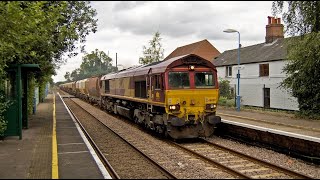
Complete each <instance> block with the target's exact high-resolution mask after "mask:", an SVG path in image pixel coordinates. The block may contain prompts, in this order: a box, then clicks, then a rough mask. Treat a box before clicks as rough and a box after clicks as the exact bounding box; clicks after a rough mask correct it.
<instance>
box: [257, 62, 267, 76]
mask: <svg viewBox="0 0 320 180" xmlns="http://www.w3.org/2000/svg"><path fill="white" fill-rule="evenodd" d="M259 67H260V76H269V64H260V65H259Z"/></svg>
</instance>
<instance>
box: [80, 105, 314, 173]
mask: <svg viewBox="0 0 320 180" xmlns="http://www.w3.org/2000/svg"><path fill="white" fill-rule="evenodd" d="M81 104H84V103H81ZM95 108H96V109H98V108H97V107H95ZM85 109H86V110H87V109H89V108H87V107H86V108H85ZM93 112H94V113H95V112H96V111H95V110H93V111H91V113H93ZM92 116H94V115H92ZM120 121H121V120H120ZM122 122H125V123H126V124H131V125H132V126H135V127H137V126H136V124H134V123H131V122H130V121H122ZM122 126H123V125H122ZM116 131H118V130H116ZM121 136H126V133H125V132H122V133H121ZM135 136H136V135H135ZM136 137H137V136H136ZM127 139H128V138H127ZM128 140H129V141H130V142H131V143H132V145H133V146H136V147H137V148H138V149H140V150H142V151H143V152H148V151H149V150H147V146H148V144H149V143H148V142H147V141H146V142H145V143H144V144H143V143H142V144H141V139H140V138H139V137H137V138H129V139H128ZM139 141H140V142H139ZM160 141H162V142H161V143H159V142H158V143H159V146H163V147H164V146H167V147H168V148H167V149H168V150H165V151H166V152H168V154H170V153H169V152H170V151H171V150H170V149H175V150H173V151H174V152H175V153H176V154H175V155H174V156H175V157H176V158H177V159H178V157H184V158H185V159H187V160H186V163H181V164H180V165H181V167H182V166H184V165H185V164H197V166H198V167H199V169H206V170H208V171H210V173H213V172H214V173H216V174H227V175H221V176H220V175H219V176H208V175H203V176H198V178H208V177H211V178H212V177H214V178H246V179H247V178H248V179H249V178H278V179H279V178H293V179H294V178H298V179H309V178H311V177H308V176H305V175H303V174H299V173H296V172H292V171H290V170H288V169H285V168H282V167H279V166H276V165H272V164H270V163H268V162H265V161H261V160H257V159H253V158H252V157H248V156H246V155H243V154H242V155H240V154H239V153H238V152H233V150H231V149H225V148H223V147H218V145H216V144H212V143H210V142H207V141H205V140H204V139H200V140H199V141H198V142H192V143H183V144H179V143H175V142H172V141H164V140H160ZM139 143H140V145H139ZM163 143H164V144H166V145H161V144H163ZM150 144H152V143H150ZM150 146H151V145H150ZM153 154H155V153H154V152H151V153H150V152H149V155H150V156H151V157H152V156H156V155H153ZM154 159H157V158H154ZM157 161H158V163H159V164H162V165H164V166H166V167H168V166H170V165H169V164H170V163H172V162H168V161H165V160H157ZM177 161H179V160H177ZM181 162H182V161H181ZM179 163H180V162H179ZM180 165H179V166H180ZM181 167H180V168H181ZM167 169H168V170H170V171H171V172H175V175H176V176H177V177H178V178H189V176H188V175H183V174H182V173H181V172H176V171H174V170H171V169H170V168H167ZM186 171H192V169H186ZM185 174H188V173H187V172H186V173H185ZM203 174H204V173H203Z"/></svg>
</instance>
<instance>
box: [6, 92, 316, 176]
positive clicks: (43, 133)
mask: <svg viewBox="0 0 320 180" xmlns="http://www.w3.org/2000/svg"><path fill="white" fill-rule="evenodd" d="M57 98H59V97H58V96H56V100H57ZM52 104H53V94H48V96H47V97H46V98H45V100H44V102H43V103H40V104H39V105H38V106H37V112H36V114H35V115H30V116H29V128H28V129H23V131H22V139H21V140H19V137H18V136H12V137H5V139H4V140H3V141H1V140H0V178H1V179H52V169H53V168H52V153H53V150H52V146H53V145H52V135H53V113H52V112H53V106H52ZM57 106H61V104H60V105H59V104H57ZM57 108H58V107H57ZM217 115H220V116H221V117H222V119H227V120H232V121H237V122H245V123H250V124H255V125H257V124H261V126H268V124H270V126H271V125H272V126H274V127H278V126H279V127H280V126H282V124H289V125H290V126H292V128H296V129H298V130H293V131H295V132H296V133H297V132H299V133H300V132H301V133H303V131H312V132H314V136H316V137H320V120H307V119H299V118H295V117H294V115H293V114H287V113H279V112H269V111H263V110H248V109H246V108H242V109H241V110H240V111H236V110H235V109H234V108H225V107H221V106H219V107H218V109H217ZM60 120H61V118H60ZM62 120H63V119H62ZM58 121H59V117H57V122H58ZM57 127H58V126H57ZM65 128H66V127H65ZM57 132H59V131H57ZM67 132H68V131H67ZM67 132H65V131H64V133H67ZM71 134H72V133H71ZM77 136H80V135H76V136H74V137H75V138H77ZM57 137H58V144H59V141H60V142H61V140H62V139H63V138H65V137H63V134H60V135H57ZM82 148H83V147H82ZM60 150H63V148H60ZM69 150H70V149H69ZM69 150H68V151H69ZM60 154H61V152H60ZM61 156H64V155H59V153H58V157H59V158H61ZM85 159H86V161H89V160H88V157H86V158H85ZM89 159H90V158H89ZM59 160H60V159H59ZM86 161H83V159H82V160H81V159H79V162H81V163H82V164H86V163H88V162H86ZM90 161H91V160H90ZM62 162H64V163H67V165H68V163H69V165H70V164H72V163H70V162H68V161H63V160H60V164H59V166H62V164H61V163H62ZM90 163H92V162H90ZM64 165H66V164H64ZM91 166H92V165H91ZM59 168H60V167H59ZM68 168H70V166H68ZM85 169H86V168H85V166H83V167H81V171H84V170H85ZM69 171H71V170H69ZM91 171H97V170H91ZM59 172H63V170H61V169H59ZM78 172H79V171H78ZM78 172H77V173H78ZM66 173H68V172H66ZM79 173H81V172H79ZM63 177H64V178H88V177H85V176H77V175H76V174H72V173H70V174H69V175H64V176H62V177H61V176H60V178H63ZM101 177H102V176H101V175H100V176H99V175H97V176H93V177H91V178H101Z"/></svg>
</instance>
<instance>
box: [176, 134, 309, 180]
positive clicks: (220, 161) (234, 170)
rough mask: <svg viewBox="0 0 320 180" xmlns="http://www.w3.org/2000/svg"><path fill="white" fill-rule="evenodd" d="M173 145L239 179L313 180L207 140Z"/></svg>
mask: <svg viewBox="0 0 320 180" xmlns="http://www.w3.org/2000/svg"><path fill="white" fill-rule="evenodd" d="M173 144H174V145H175V146H177V147H179V148H182V149H184V150H185V151H187V152H188V153H190V154H192V155H194V156H197V157H199V158H201V159H204V160H207V161H208V162H210V163H211V164H214V165H216V166H218V167H220V168H222V169H225V171H227V172H229V173H230V174H233V175H235V176H236V177H239V178H246V179H260V178H263V179H265V178H276V179H280V178H281V179H282V178H286V179H291V178H292V179H312V178H311V177H309V176H306V175H304V174H301V173H297V172H294V171H291V170H289V169H286V168H283V167H280V166H277V165H276V164H272V163H269V162H266V161H263V160H260V159H257V158H254V157H251V156H248V155H246V154H243V153H240V152H238V151H235V150H233V149H229V148H226V147H223V146H221V145H218V144H214V143H212V142H209V141H207V140H205V139H198V142H191V143H182V144H178V143H175V142H173Z"/></svg>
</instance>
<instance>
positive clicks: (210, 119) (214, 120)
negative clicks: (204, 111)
mask: <svg viewBox="0 0 320 180" xmlns="http://www.w3.org/2000/svg"><path fill="white" fill-rule="evenodd" d="M207 118H208V123H209V124H212V125H216V124H219V123H221V117H220V116H215V115H211V116H208V117H207Z"/></svg>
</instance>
